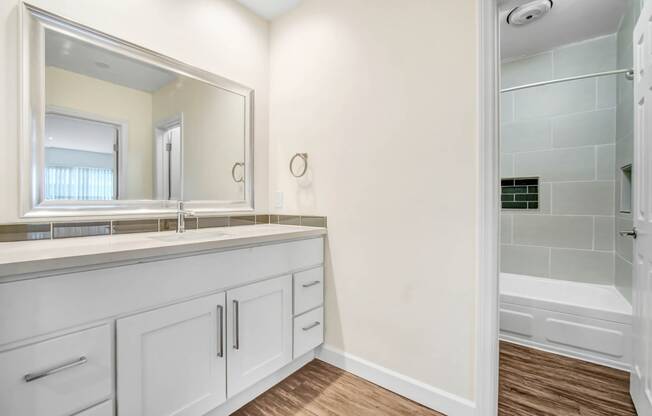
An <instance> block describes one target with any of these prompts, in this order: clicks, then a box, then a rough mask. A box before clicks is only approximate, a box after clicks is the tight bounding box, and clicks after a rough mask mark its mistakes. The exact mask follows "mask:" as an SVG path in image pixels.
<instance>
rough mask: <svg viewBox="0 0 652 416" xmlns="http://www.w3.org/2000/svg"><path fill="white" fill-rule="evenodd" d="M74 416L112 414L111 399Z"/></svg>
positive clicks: (108, 415)
mask: <svg viewBox="0 0 652 416" xmlns="http://www.w3.org/2000/svg"><path fill="white" fill-rule="evenodd" d="M75 416H113V400H109V401H106V402H104V403H101V404H98V405H97V406H93V407H91V408H90V409H87V410H84V411H83V412H81V413H78V414H76V415H75Z"/></svg>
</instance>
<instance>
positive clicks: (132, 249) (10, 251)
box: [0, 224, 326, 279]
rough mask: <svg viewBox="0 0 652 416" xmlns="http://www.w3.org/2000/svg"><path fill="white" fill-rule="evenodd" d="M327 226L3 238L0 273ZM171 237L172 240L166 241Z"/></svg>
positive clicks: (264, 239) (218, 245) (249, 241)
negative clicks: (10, 240)
mask: <svg viewBox="0 0 652 416" xmlns="http://www.w3.org/2000/svg"><path fill="white" fill-rule="evenodd" d="M325 234H326V229H325V228H319V227H302V226H296V225H278V224H259V225H245V226H239V227H224V228H205V229H202V230H191V231H187V232H186V233H184V234H183V235H181V237H179V234H176V233H175V232H174V231H170V232H159V233H139V234H121V235H112V236H98V237H80V238H69V239H57V240H38V241H20V242H11V243H0V279H2V278H7V277H11V276H19V275H23V276H24V275H38V274H50V273H52V272H55V271H58V270H59V271H63V270H67V269H76V268H85V267H92V266H98V265H103V264H110V263H134V262H139V261H147V260H148V259H150V260H151V259H152V258H157V257H163V256H173V255H184V254H189V253H197V252H202V251H215V250H223V249H230V248H236V247H241V246H251V245H256V244H265V243H272V242H277V241H278V242H281V241H285V240H294V239H301V238H309V237H318V236H322V235H325ZM166 239H169V240H168V241H165V240H166Z"/></svg>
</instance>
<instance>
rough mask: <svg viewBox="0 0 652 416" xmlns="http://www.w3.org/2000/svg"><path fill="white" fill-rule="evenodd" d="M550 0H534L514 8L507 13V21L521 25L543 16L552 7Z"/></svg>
mask: <svg viewBox="0 0 652 416" xmlns="http://www.w3.org/2000/svg"><path fill="white" fill-rule="evenodd" d="M552 5H553V3H552V0H535V1H531V2H529V3H526V4H524V5H522V6H518V7H516V8H514V9H513V10H512V11H511V12H509V14H508V15H507V23H508V24H510V25H514V26H522V25H526V24H528V23H532V22H534V21H535V20H538V19H540V18H542V17H543V15H545V14H546V13H548V12H549V11H550V9H552Z"/></svg>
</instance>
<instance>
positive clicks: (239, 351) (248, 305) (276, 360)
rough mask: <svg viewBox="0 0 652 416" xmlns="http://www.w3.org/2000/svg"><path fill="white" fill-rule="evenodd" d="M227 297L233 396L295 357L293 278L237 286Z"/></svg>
mask: <svg viewBox="0 0 652 416" xmlns="http://www.w3.org/2000/svg"><path fill="white" fill-rule="evenodd" d="M226 297H227V306H228V311H229V314H228V315H229V319H228V322H227V328H228V334H229V337H230V339H229V344H228V345H229V360H228V363H227V365H228V391H229V397H233V396H234V395H236V394H238V393H239V392H241V391H242V390H244V389H246V388H247V387H249V386H251V385H252V384H254V383H256V382H257V381H259V380H261V379H263V378H265V377H267V376H268V375H270V374H272V373H273V372H274V371H276V370H278V369H280V368H281V367H283V366H284V365H286V364H288V363H289V362H290V361H291V360H292V277H291V276H284V277H279V278H277V279H272V280H267V281H264V282H260V283H255V284H252V285H249V286H245V287H241V288H238V289H234V290H231V291H228V292H227V295H226Z"/></svg>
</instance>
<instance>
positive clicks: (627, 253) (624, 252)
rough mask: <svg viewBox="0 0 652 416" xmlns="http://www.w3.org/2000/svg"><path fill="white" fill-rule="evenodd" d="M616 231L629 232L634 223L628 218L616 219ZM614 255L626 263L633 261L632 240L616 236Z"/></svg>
mask: <svg viewBox="0 0 652 416" xmlns="http://www.w3.org/2000/svg"><path fill="white" fill-rule="evenodd" d="M616 223H617V224H618V226H617V227H616V229H617V230H618V231H631V230H632V228H634V222H633V221H632V220H631V219H628V218H618V219H617V220H616ZM616 253H618V255H619V256H620V257H622V258H624V259H625V260H627V261H628V262H630V263H632V262H633V261H634V240H632V238H631V237H627V236H625V237H623V236H621V235H620V234H617V235H616Z"/></svg>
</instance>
